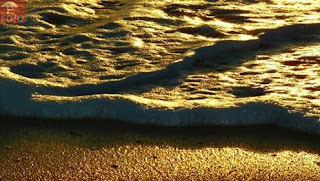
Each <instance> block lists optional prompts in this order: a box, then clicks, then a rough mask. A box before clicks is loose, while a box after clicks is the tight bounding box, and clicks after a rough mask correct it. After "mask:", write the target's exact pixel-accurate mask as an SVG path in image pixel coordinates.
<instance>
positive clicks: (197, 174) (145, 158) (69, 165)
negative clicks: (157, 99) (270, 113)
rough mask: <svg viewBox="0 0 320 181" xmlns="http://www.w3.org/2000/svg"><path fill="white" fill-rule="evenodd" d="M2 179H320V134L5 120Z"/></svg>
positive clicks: (0, 141)
mask: <svg viewBox="0 0 320 181" xmlns="http://www.w3.org/2000/svg"><path fill="white" fill-rule="evenodd" d="M0 126H1V127H0V180H151V179H154V180H296V179H298V180H319V179H320V155H319V153H320V144H319V143H320V140H319V136H315V135H306V134H302V133H298V132H294V131H289V130H284V129H279V128H274V127H270V126H269V127H267V126H259V127H229V128H227V127H210V128H201V127H198V128H159V127H150V126H137V125H128V124H122V123H116V122H113V121H101V120H100V121H99V120H85V121H67V120H64V121H54V120H19V119H8V118H2V121H1V122H0Z"/></svg>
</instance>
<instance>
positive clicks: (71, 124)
mask: <svg viewBox="0 0 320 181" xmlns="http://www.w3.org/2000/svg"><path fill="white" fill-rule="evenodd" d="M39 132H41V134H38V133H39ZM30 133H32V134H30ZM33 133H35V134H33ZM52 135H55V136H54V138H51V137H52ZM37 136H41V137H42V138H41V141H50V142H54V143H58V144H66V145H70V146H76V147H82V148H88V149H91V148H95V149H100V148H106V147H114V146H119V144H120V145H132V144H136V145H150V146H163V145H167V146H173V147H177V148H183V149H197V148H204V147H214V148H223V147H239V148H244V149H247V150H251V151H255V152H261V153H270V152H279V151H284V150H291V151H295V152H300V151H305V152H309V153H316V154H320V139H319V138H320V136H319V135H311V134H306V133H302V132H297V131H293V130H289V129H283V128H279V127H275V126H272V125H257V126H229V127H225V126H208V127H155V126H148V125H136V124H128V123H123V122H120V121H111V120H92V119H91V120H90V119H88V120H46V119H29V120H27V119H23V118H3V117H2V118H1V121H0V140H1V142H0V149H3V148H5V146H6V144H7V143H9V142H12V141H15V140H17V139H18V140H19V139H32V140H35V141H37V140H38V139H39V138H37ZM66 137H69V138H70V137H72V140H73V139H74V140H76V141H74V142H72V141H71V142H70V141H66V140H67V139H65V138H66ZM68 140H70V139H68ZM106 140H108V141H106ZM110 140H111V141H110ZM112 140H113V141H112Z"/></svg>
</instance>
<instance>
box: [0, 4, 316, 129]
mask: <svg viewBox="0 0 320 181" xmlns="http://www.w3.org/2000/svg"><path fill="white" fill-rule="evenodd" d="M299 3H300V5H301V6H303V7H304V8H305V9H308V10H309V12H308V13H307V12H305V11H303V12H301V11H299V9H297V8H296V5H295V4H292V3H290V2H286V1H281V0H277V1H276V0H274V1H268V2H261V1H232V2H222V1H199V2H198V1H197V2H194V1H175V2H167V1H148V2H145V1H121V0H119V1H101V0H92V1H90V3H88V2H85V1H68V0H65V1H60V2H59V3H53V2H50V3H44V2H32V3H30V6H29V7H28V9H27V12H28V20H27V22H26V23H25V24H21V25H6V24H2V25H0V29H1V31H2V34H1V35H0V85H1V89H0V114H1V115H3V116H21V117H39V118H58V119H69V118H72V119H79V118H98V119H116V120H122V121H127V122H133V123H139V124H154V125H166V126H186V125H189V126H190V125H255V124H274V125H278V126H283V127H288V128H294V129H299V130H303V131H308V132H312V133H320V127H319V126H320V123H319V119H320V104H319V96H320V94H319V92H320V84H319V82H320V80H319V77H320V76H319V75H320V56H319V54H318V52H319V51H320V44H319V42H320V24H319V22H320V16H319V15H318V13H317V12H318V9H317V8H318V7H317V3H319V2H318V1H315V2H313V3H304V2H299ZM278 5H279V6H281V7H282V10H279V8H274V6H278Z"/></svg>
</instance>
